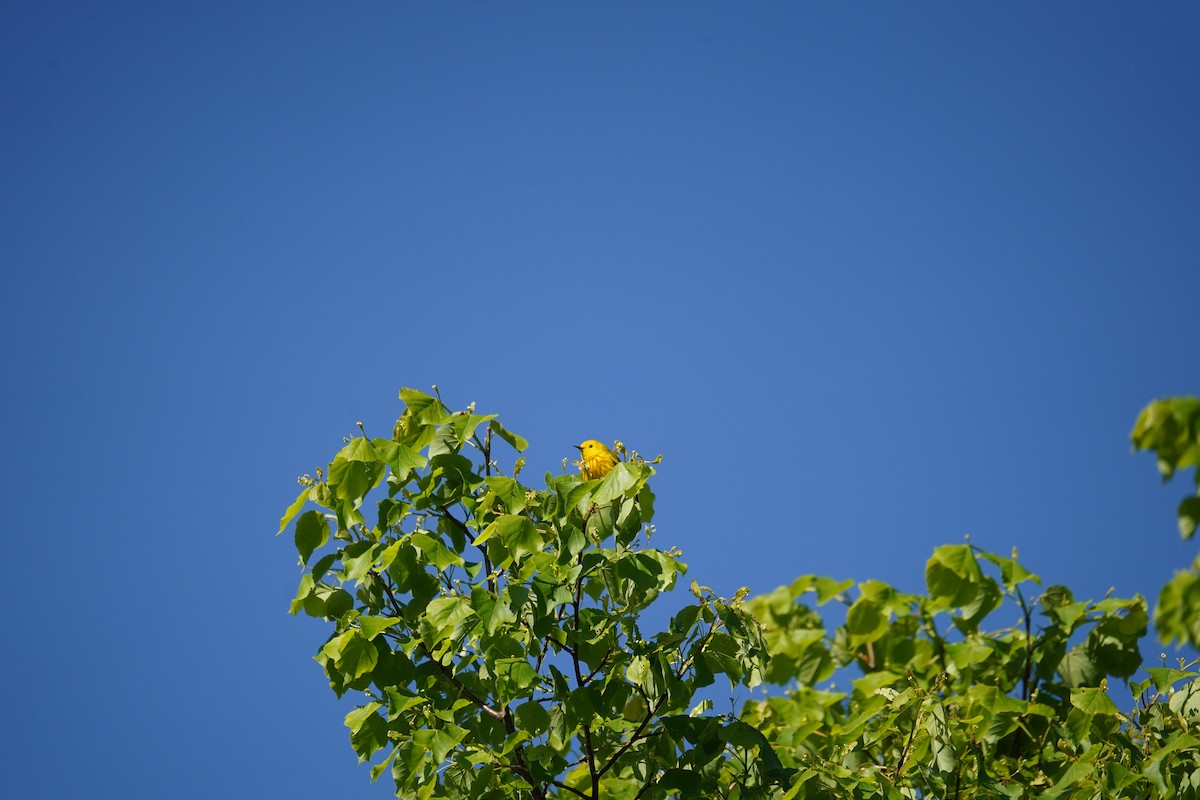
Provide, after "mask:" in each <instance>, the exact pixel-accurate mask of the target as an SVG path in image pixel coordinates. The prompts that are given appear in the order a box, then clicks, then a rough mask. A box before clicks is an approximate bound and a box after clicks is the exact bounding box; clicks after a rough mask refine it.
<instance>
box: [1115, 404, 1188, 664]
mask: <svg viewBox="0 0 1200 800" xmlns="http://www.w3.org/2000/svg"><path fill="white" fill-rule="evenodd" d="M1130 437H1131V438H1132V439H1133V446H1134V448H1136V449H1138V450H1153V451H1154V452H1155V454H1156V455H1157V456H1158V471H1159V473H1160V474H1161V475H1162V476H1163V481H1164V482H1165V481H1168V480H1170V479H1171V478H1172V477H1173V476H1174V475H1175V473H1176V472H1178V471H1179V470H1181V469H1187V468H1188V467H1191V468H1192V470H1193V471H1192V482H1193V484H1194V485H1195V487H1196V492H1195V494H1193V495H1191V496H1188V497H1185V498H1184V499H1183V501H1182V502H1181V503H1180V504H1179V533H1180V535H1181V536H1182V537H1183V538H1184V539H1190V538H1192V536H1193V535H1195V533H1196V527H1197V524H1200V398H1196V397H1171V398H1166V399H1164V400H1155V401H1154V402H1153V403H1151V404H1150V405H1148V406H1146V407H1145V408H1144V409H1142V413H1140V414H1139V415H1138V418H1137V422H1136V423H1134V426H1133V432H1132V433H1131V434H1130ZM1154 626H1155V627H1156V628H1157V629H1158V634H1159V637H1160V638H1161V639H1162V640H1163V641H1164V642H1172V641H1178V642H1184V643H1186V644H1189V645H1191V646H1192V647H1200V557H1198V558H1197V559H1196V561H1194V562H1193V563H1192V566H1191V568H1190V569H1188V570H1184V571H1180V572H1179V573H1177V574H1176V575H1175V577H1174V578H1173V579H1172V580H1171V582H1170V583H1168V584H1167V585H1166V586H1164V587H1163V590H1162V592H1161V593H1159V596H1158V605H1157V606H1155V609H1154Z"/></svg>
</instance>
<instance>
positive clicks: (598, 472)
mask: <svg viewBox="0 0 1200 800" xmlns="http://www.w3.org/2000/svg"><path fill="white" fill-rule="evenodd" d="M575 449H576V450H578V451H579V455H580V457H581V459H582V460H581V461H579V462H578V463H579V474H580V475H582V476H583V479H584V480H585V481H594V480H596V479H597V478H603V477H604V476H605V475H607V474H608V473H609V471H611V470H612V468H613V466H615V465H616V463H617V457H616V456H615V455H613V451H612V450H609V449H608V448H607V447H606V446H605V445H604V444H603V443H601V442H597V441H596V440H595V439H588V440H587V441H586V442H584V443H583V444H577V445H575Z"/></svg>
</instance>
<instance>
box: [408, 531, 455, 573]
mask: <svg viewBox="0 0 1200 800" xmlns="http://www.w3.org/2000/svg"><path fill="white" fill-rule="evenodd" d="M409 541H411V542H412V543H413V545H414V546H415V547H416V548H417V549H418V550H420V551H421V553H422V554H424V556H425V559H426V560H427V561H428V562H429V563H430V564H433V566H434V568H435V569H436V570H437V571H438V572H445V571H446V569H447V568H449V567H452V566H459V567H461V566H462V565H463V564H464V563H465V562H464V561H463V558H462V556H460V555H459V554H458V553H455V552H453V551H452V550H450V548H448V547H446V545H444V544H442V541H441V540H440V539H435V538H433V537H432V536H430V535H429V534H427V533H422V532H420V531H418V532H416V533H414V534H413V535H412V537H410V539H409Z"/></svg>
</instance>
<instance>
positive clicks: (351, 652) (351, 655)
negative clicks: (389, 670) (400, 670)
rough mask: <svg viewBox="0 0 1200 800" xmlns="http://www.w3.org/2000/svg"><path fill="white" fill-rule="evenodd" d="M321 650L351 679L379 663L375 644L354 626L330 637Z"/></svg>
mask: <svg viewBox="0 0 1200 800" xmlns="http://www.w3.org/2000/svg"><path fill="white" fill-rule="evenodd" d="M321 651H322V652H323V653H324V654H325V655H326V656H328V657H329V658H331V659H333V662H334V663H335V664H336V665H337V668H338V669H339V670H341V671H342V672H344V673H346V675H347V677H349V678H350V679H354V678H357V677H359V676H361V675H365V674H367V673H368V672H370V671H371V670H373V669H375V665H376V664H377V663H379V651H378V650H376V649H375V645H373V644H371V642H369V641H367V640H366V639H364V638H363V637H362V636H361V635H360V633H359V631H357V630H355V629H353V628H351V629H350V630H348V631H346V632H345V633H342V634H339V635H338V636H335V637H333V638H332V639H330V640H329V641H328V642H327V643H326V644H325V646H324V647H323V648H321Z"/></svg>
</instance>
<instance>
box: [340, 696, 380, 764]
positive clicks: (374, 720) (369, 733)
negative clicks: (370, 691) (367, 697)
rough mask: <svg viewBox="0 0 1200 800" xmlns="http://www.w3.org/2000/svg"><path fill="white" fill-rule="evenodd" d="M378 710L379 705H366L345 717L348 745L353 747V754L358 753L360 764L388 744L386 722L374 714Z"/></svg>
mask: <svg viewBox="0 0 1200 800" xmlns="http://www.w3.org/2000/svg"><path fill="white" fill-rule="evenodd" d="M379 708H380V704H379V703H368V704H367V705H365V706H361V707H359V708H356V709H354V710H353V711H351V712H350V713H349V714H347V715H346V727H347V728H349V729H350V744H351V745H352V746H353V747H354V752H356V753H358V763H360V764H361V763H363V762H364V761H366V760H367V759H368V758H370V757H371V755H372V754H374V753H375V751H377V750H380V749H382V748H384V747H386V746H387V744H388V738H387V734H388V726H387V721H386V720H384V718H383V717H381V716H379V715H378V714H376V713H375V712H376V711H377V710H378V709H379Z"/></svg>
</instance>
